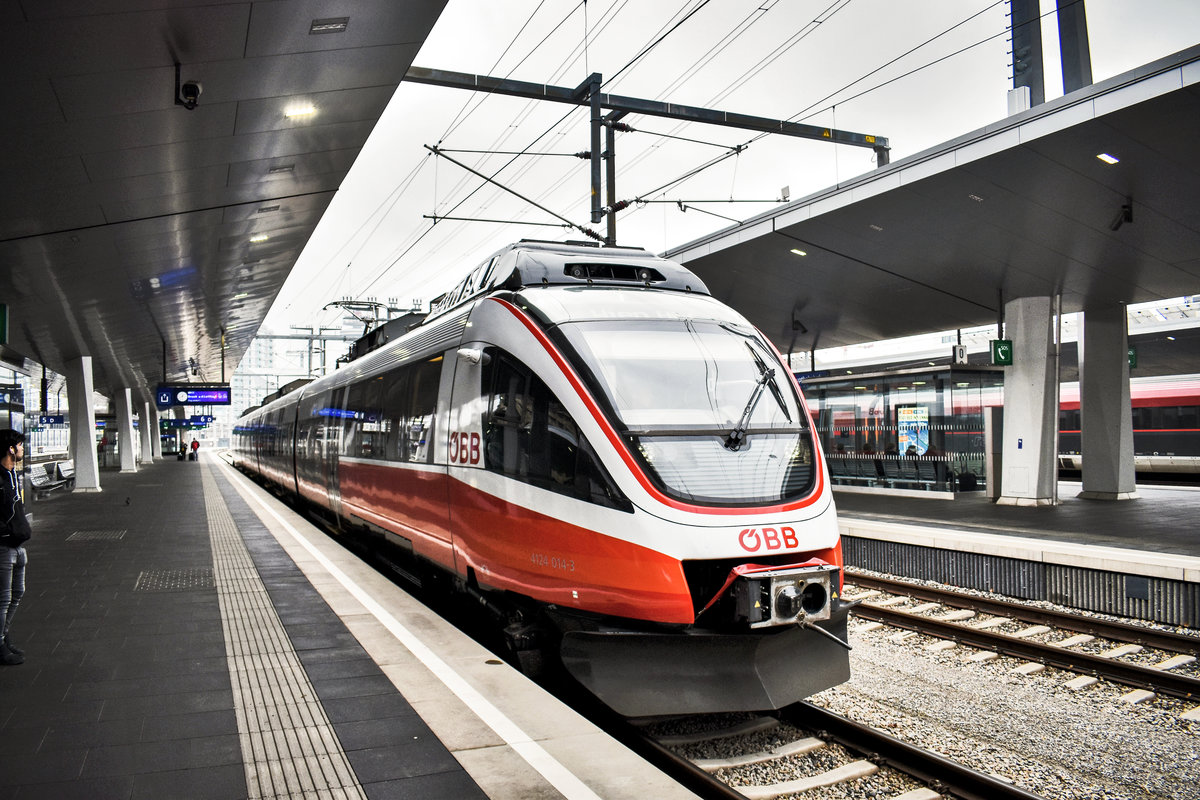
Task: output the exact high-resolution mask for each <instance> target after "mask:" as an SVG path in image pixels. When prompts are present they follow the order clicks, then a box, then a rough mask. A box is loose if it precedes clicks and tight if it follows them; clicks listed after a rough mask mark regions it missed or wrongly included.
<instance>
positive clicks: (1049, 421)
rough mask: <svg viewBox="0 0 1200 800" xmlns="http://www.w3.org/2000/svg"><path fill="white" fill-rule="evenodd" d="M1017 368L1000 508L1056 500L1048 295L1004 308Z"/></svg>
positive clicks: (1007, 397) (1007, 398)
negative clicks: (1001, 506)
mask: <svg viewBox="0 0 1200 800" xmlns="http://www.w3.org/2000/svg"><path fill="white" fill-rule="evenodd" d="M1004 319H1005V321H1006V324H1007V331H1008V338H1010V339H1012V340H1013V364H1012V366H1011V367H1006V368H1005V370H1004V372H1005V375H1004V448H1003V452H1004V455H1003V464H1004V466H1003V470H1002V472H1003V475H1002V479H1001V485H1000V497H999V498H998V499H997V500H996V503H997V504H998V505H1013V506H1048V505H1054V504H1055V502H1057V493H1056V489H1057V486H1058V470H1057V462H1058V454H1057V453H1056V452H1055V451H1056V450H1057V449H1058V447H1057V439H1058V436H1057V432H1058V392H1057V386H1056V385H1055V383H1056V381H1057V379H1058V374H1057V368H1056V364H1055V361H1054V346H1053V338H1052V336H1051V334H1052V332H1053V326H1052V322H1053V317H1052V307H1051V302H1050V298H1049V297H1022V298H1018V299H1016V300H1012V301H1010V302H1008V303H1006V304H1005V306H1004Z"/></svg>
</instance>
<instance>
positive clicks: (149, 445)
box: [138, 403, 156, 461]
mask: <svg viewBox="0 0 1200 800" xmlns="http://www.w3.org/2000/svg"><path fill="white" fill-rule="evenodd" d="M139 416H140V421H139V422H138V432H139V433H141V435H142V461H153V460H154V445H153V441H154V434H155V432H156V429H155V426H154V424H153V423H152V422H151V419H150V404H149V403H142V411H141V414H140V415H139Z"/></svg>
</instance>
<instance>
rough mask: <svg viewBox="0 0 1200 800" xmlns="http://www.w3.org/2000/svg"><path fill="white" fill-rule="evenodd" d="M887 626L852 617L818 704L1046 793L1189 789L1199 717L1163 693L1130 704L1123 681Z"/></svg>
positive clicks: (1199, 751) (1128, 794) (1083, 795)
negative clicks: (1091, 678) (873, 626)
mask: <svg viewBox="0 0 1200 800" xmlns="http://www.w3.org/2000/svg"><path fill="white" fill-rule="evenodd" d="M893 633H895V631H894V629H891V628H888V627H884V628H881V629H879V630H876V631H873V632H869V633H865V632H860V631H858V630H856V626H855V627H852V629H851V633H850V637H851V643H852V644H853V645H854V650H853V651H852V653H851V661H850V665H851V676H852V677H851V679H850V681H849V682H848V683H846V684H843V685H842V686H839V687H835V688H833V689H829V690H826V691H825V692H822V693H820V694H818V695H816V696H814V697H813V698H812V700H813V702H814V703H816V704H817V705H820V706H823V707H825V708H828V709H829V710H831V711H835V712H837V713H839V714H843V715H845V716H847V717H850V718H851V719H854V720H856V721H858V722H862V723H866V724H868V725H872V726H874V727H877V728H881V729H882V730H885V731H887V732H888V733H891V734H892V735H894V736H897V737H899V738H902V739H905V740H907V741H911V742H913V743H914V744H917V745H919V746H921V747H925V748H928V749H930V750H934V751H936V752H939V753H942V754H943V755H946V756H948V757H950V758H953V759H955V760H957V761H960V762H962V763H964V764H966V765H968V766H970V767H973V768H974V769H978V770H981V771H983V772H987V773H990V774H993V775H997V776H999V777H1002V778H1004V779H1008V780H1012V781H1013V782H1015V783H1017V784H1018V785H1020V786H1022V787H1024V788H1025V789H1028V790H1030V791H1032V792H1035V793H1037V794H1040V795H1042V796H1044V797H1047V798H1053V800H1092V799H1093V798H1104V799H1105V800H1149V798H1178V799H1179V800H1187V799H1188V798H1197V800H1200V737H1198V736H1197V734H1198V733H1200V724H1197V723H1191V722H1187V721H1185V720H1182V719H1180V718H1179V716H1178V715H1179V713H1180V711H1182V710H1185V709H1186V708H1187V707H1189V705H1188V704H1181V703H1179V702H1177V701H1171V700H1155V701H1153V702H1150V703H1146V704H1142V705H1136V706H1131V705H1129V704H1127V703H1123V702H1120V700H1119V698H1120V696H1121V695H1123V694H1125V692H1126V691H1128V690H1127V689H1126V688H1125V687H1121V686H1117V685H1113V684H1109V683H1106V682H1101V683H1100V684H1098V685H1096V686H1094V687H1092V688H1090V689H1086V690H1082V691H1074V690H1071V689H1067V688H1065V687H1064V686H1063V684H1064V683H1065V682H1066V681H1067V680H1069V679H1070V678H1072V677H1074V675H1073V674H1071V673H1065V672H1061V671H1059V670H1054V669H1047V670H1045V671H1044V672H1042V673H1038V674H1035V675H1031V676H1023V675H1015V674H1012V673H1010V672H1009V670H1011V669H1012V668H1013V667H1015V666H1017V665H1018V664H1019V663H1021V662H1019V661H1017V660H1015V659H1010V658H999V659H996V660H995V661H991V662H986V663H982V664H980V663H966V662H965V658H966V657H967V656H968V655H970V654H972V653H974V652H976V651H975V650H973V649H971V648H962V647H959V648H953V649H951V650H946V651H942V652H939V653H933V652H929V651H926V650H925V649H924V645H926V644H929V643H932V642H933V641H934V640H932V639H930V638H928V637H925V636H916V637H913V638H911V639H908V640H906V641H905V642H903V643H901V644H895V643H892V642H889V641H888V637H889V636H891V635H892V634H893Z"/></svg>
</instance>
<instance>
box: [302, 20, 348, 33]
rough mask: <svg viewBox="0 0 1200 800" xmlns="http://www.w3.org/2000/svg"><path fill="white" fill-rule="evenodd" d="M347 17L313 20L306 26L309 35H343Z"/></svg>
mask: <svg viewBox="0 0 1200 800" xmlns="http://www.w3.org/2000/svg"><path fill="white" fill-rule="evenodd" d="M349 22H350V18H349V17H331V18H330V19H314V20H313V21H312V25H309V26H308V33H309V35H313V34H317V33H345V31H346V25H347V24H349Z"/></svg>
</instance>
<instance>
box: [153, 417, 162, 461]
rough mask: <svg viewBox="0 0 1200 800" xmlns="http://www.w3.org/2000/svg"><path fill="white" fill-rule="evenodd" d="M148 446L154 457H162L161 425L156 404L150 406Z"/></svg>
mask: <svg viewBox="0 0 1200 800" xmlns="http://www.w3.org/2000/svg"><path fill="white" fill-rule="evenodd" d="M150 430H151V431H152V433H151V434H150V446H151V448H152V449H153V451H154V457H155V458H162V427H161V425H160V424H159V417H158V406H157V405H153V404H152V405H151V406H150Z"/></svg>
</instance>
